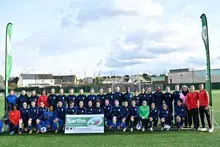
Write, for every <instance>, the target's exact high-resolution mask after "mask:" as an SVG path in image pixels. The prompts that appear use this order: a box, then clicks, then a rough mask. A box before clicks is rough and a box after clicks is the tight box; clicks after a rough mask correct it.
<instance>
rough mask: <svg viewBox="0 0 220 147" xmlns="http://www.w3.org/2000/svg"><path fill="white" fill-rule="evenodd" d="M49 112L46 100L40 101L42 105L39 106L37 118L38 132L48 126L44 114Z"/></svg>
mask: <svg viewBox="0 0 220 147" xmlns="http://www.w3.org/2000/svg"><path fill="white" fill-rule="evenodd" d="M46 112H47V108H46V107H45V104H44V102H40V106H39V107H38V116H37V120H36V127H37V131H36V133H39V132H40V130H41V128H42V127H46V122H45V118H44V115H45V113H46Z"/></svg>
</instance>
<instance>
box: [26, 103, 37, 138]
mask: <svg viewBox="0 0 220 147" xmlns="http://www.w3.org/2000/svg"><path fill="white" fill-rule="evenodd" d="M37 116H38V108H37V106H36V102H35V100H34V99H33V101H32V102H31V106H30V108H29V120H28V129H29V134H31V133H32V130H33V127H35V126H36V120H37Z"/></svg>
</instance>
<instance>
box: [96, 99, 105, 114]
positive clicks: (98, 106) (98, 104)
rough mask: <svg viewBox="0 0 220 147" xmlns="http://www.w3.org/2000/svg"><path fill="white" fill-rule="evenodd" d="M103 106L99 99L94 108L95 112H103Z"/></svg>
mask: <svg viewBox="0 0 220 147" xmlns="http://www.w3.org/2000/svg"><path fill="white" fill-rule="evenodd" d="M103 113H104V111H103V108H102V107H101V103H100V101H99V100H97V101H96V107H95V108H94V114H103Z"/></svg>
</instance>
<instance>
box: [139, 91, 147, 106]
mask: <svg viewBox="0 0 220 147" xmlns="http://www.w3.org/2000/svg"><path fill="white" fill-rule="evenodd" d="M139 98H140V102H139V105H140V104H142V102H143V101H148V100H147V95H146V93H145V89H144V88H142V89H141V93H140V94H139Z"/></svg>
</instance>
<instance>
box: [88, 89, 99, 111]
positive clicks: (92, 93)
mask: <svg viewBox="0 0 220 147" xmlns="http://www.w3.org/2000/svg"><path fill="white" fill-rule="evenodd" d="M96 100H97V96H96V95H95V91H94V89H93V88H92V89H91V90H90V94H89V95H88V96H87V98H86V106H88V102H89V101H92V107H95V103H96Z"/></svg>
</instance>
